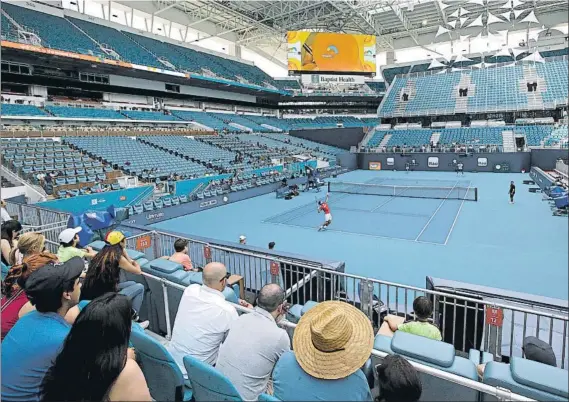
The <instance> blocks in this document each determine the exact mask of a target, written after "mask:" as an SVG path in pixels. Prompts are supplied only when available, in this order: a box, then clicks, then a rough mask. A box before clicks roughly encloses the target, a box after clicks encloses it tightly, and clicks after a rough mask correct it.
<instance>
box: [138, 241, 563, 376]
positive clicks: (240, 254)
mask: <svg viewBox="0 0 569 402" xmlns="http://www.w3.org/2000/svg"><path fill="white" fill-rule="evenodd" d="M141 237H147V238H149V239H150V242H149V243H150V244H151V245H152V246H151V247H149V248H147V249H145V250H144V252H145V253H146V258H148V259H149V260H152V259H155V258H159V257H161V256H167V255H171V254H172V252H173V243H174V241H175V240H176V239H177V238H180V237H179V236H175V235H172V234H168V233H164V232H142V233H138V234H136V235H134V236H133V237H130V238H129V239H128V242H127V246H128V247H129V248H136V246H137V244H140V243H139V241H138V239H139V238H141ZM182 238H185V239H186V240H188V242H189V244H188V247H189V255H190V258H191V259H192V261H193V263H194V265H195V266H202V267H203V266H204V265H205V264H206V263H208V262H210V261H218V262H222V263H224V264H225V266H226V267H227V269H228V271H229V272H231V273H232V274H238V275H240V276H242V277H243V281H244V282H243V286H244V290H245V292H246V294H247V295H248V296H249V297H250V298H251V299H253V298H255V297H256V295H257V293H258V291H259V290H260V289H261V287H262V286H263V285H265V284H267V283H278V284H279V285H280V286H281V287H282V288H283V289H285V291H286V294H287V299H288V301H289V302H290V303H292V304H306V302H307V301H309V300H312V301H316V302H321V301H325V300H343V301H346V302H348V303H350V304H352V305H354V306H355V307H357V308H358V309H360V310H361V311H362V312H364V313H365V314H366V315H367V316H368V317H369V319H370V320H371V322H372V324H374V326H375V327H376V328H377V327H378V326H379V325H380V324H381V321H382V318H383V317H384V316H385V315H386V314H395V315H399V316H404V317H407V318H412V317H414V313H413V311H412V305H413V300H415V298H417V297H418V296H426V297H429V298H430V299H431V301H432V302H433V306H434V311H433V315H432V317H431V318H432V321H433V322H434V323H435V324H436V325H437V326H438V327H439V328H440V329H441V333H442V335H443V340H445V341H446V342H448V343H451V344H453V345H454V347H455V349H456V350H457V351H460V352H465V353H468V351H469V350H470V349H472V348H474V349H479V350H483V351H486V352H489V353H491V354H492V355H493V356H494V357H495V358H496V359H497V360H500V359H501V358H502V356H522V355H523V354H522V350H521V346H522V341H521V339H523V338H524V337H526V336H528V335H535V336H537V337H539V338H540V339H542V340H544V341H546V342H548V343H549V344H550V345H551V346H552V347H553V349H554V351H555V353H556V356H557V357H558V359H559V364H558V366H559V367H561V368H567V354H568V347H569V342H568V335H569V334H568V332H569V317H568V316H567V310H566V309H561V308H558V307H556V306H552V305H546V304H539V303H532V302H528V301H525V300H513V299H510V300H508V301H507V302H491V301H486V300H483V297H484V295H481V294H476V293H475V292H470V293H468V292H466V291H456V290H451V291H448V292H441V291H435V290H429V289H423V288H418V287H414V286H407V285H402V284H398V283H393V282H388V281H382V280H379V279H375V278H367V277H363V276H357V275H351V274H346V273H343V272H338V271H337V270H335V269H334V267H332V266H327V265H326V264H322V263H316V262H311V261H307V260H301V259H294V258H286V257H280V256H277V255H271V254H270V253H269V252H267V253H264V252H257V251H250V250H243V249H240V248H237V247H235V248H233V247H229V246H222V245H216V244H211V243H208V242H207V241H202V240H195V239H192V238H188V237H182ZM488 298H492V299H493V300H496V299H497V298H498V296H488ZM492 314H498V315H500V321H501V323H500V325H501V326H497V325H493V324H492V321H491V320H492V318H493V317H492Z"/></svg>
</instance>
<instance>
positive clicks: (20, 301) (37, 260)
mask: <svg viewBox="0 0 569 402" xmlns="http://www.w3.org/2000/svg"><path fill="white" fill-rule="evenodd" d="M22 237H23V236H22ZM24 262H25V264H22V263H20V264H18V265H13V266H12V267H10V270H9V271H8V273H7V274H6V278H5V279H4V283H3V287H2V293H3V294H4V296H3V297H2V302H1V303H2V340H4V338H5V337H6V334H7V333H8V331H10V329H12V327H13V326H14V325H15V324H16V321H18V318H19V317H21V316H22V315H24V314H25V313H27V312H29V311H30V310H33V309H34V307H33V306H32V305H31V304H30V303H29V301H28V296H27V295H26V293H25V292H24V289H23V284H24V283H25V282H26V279H28V277H29V276H30V275H31V273H32V272H34V271H36V270H37V269H39V268H41V267H43V266H44V265H47V264H53V263H56V262H57V256H56V255H55V254H50V253H41V254H39V253H38V254H32V255H30V256H26V257H24ZM26 304H29V307H28V308H26V307H25V306H26Z"/></svg>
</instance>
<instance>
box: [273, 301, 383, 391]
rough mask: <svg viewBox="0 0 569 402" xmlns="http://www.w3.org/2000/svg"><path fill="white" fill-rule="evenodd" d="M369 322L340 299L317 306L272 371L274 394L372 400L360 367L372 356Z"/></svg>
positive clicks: (300, 326)
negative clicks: (290, 348)
mask: <svg viewBox="0 0 569 402" xmlns="http://www.w3.org/2000/svg"><path fill="white" fill-rule="evenodd" d="M373 339H374V337H373V328H372V326H371V322H370V320H369V319H368V318H367V317H366V316H365V314H363V313H362V312H361V311H359V310H358V309H357V308H355V307H353V306H352V305H350V304H348V303H345V302H340V301H327V302H323V303H320V304H318V305H317V306H315V307H313V308H312V309H310V310H309V311H308V312H307V313H306V314H304V315H303V316H302V318H301V319H300V321H299V322H298V325H297V327H296V329H295V331H294V338H293V341H292V343H293V350H294V352H286V353H284V354H283V355H282V356H281V358H280V359H279V361H278V362H277V364H276V366H275V369H274V371H273V389H274V396H275V397H276V398H278V399H280V400H282V401H315V400H321V401H322V400H324V401H371V400H372V396H371V390H370V388H369V385H368V381H367V378H366V376H365V375H364V373H363V372H362V370H361V369H360V368H361V367H362V366H363V365H364V363H365V362H366V361H367V360H368V358H369V357H370V355H371V350H372V348H373Z"/></svg>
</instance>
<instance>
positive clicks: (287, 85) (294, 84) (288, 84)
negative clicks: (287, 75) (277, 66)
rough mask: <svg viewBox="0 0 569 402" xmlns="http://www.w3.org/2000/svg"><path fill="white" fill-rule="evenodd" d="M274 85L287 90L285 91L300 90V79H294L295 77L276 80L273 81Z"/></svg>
mask: <svg viewBox="0 0 569 402" xmlns="http://www.w3.org/2000/svg"><path fill="white" fill-rule="evenodd" d="M273 85H274V86H275V87H277V88H279V89H282V90H285V91H287V90H288V91H290V90H292V91H295V90H296V91H300V89H301V88H300V83H299V82H298V80H293V79H286V80H274V81H273Z"/></svg>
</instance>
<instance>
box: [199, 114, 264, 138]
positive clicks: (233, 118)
mask: <svg viewBox="0 0 569 402" xmlns="http://www.w3.org/2000/svg"><path fill="white" fill-rule="evenodd" d="M209 114H210V115H211V116H212V117H215V118H216V119H219V120H221V121H223V122H224V123H227V124H229V123H236V124H239V125H241V126H244V127H247V128H250V129H251V130H253V132H255V133H263V132H266V131H273V130H270V129H268V128H265V127H262V126H260V125H258V124H257V123H255V122H253V121H251V120H250V119H247V118H245V117H244V116H241V115H238V114H235V113H209Z"/></svg>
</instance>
